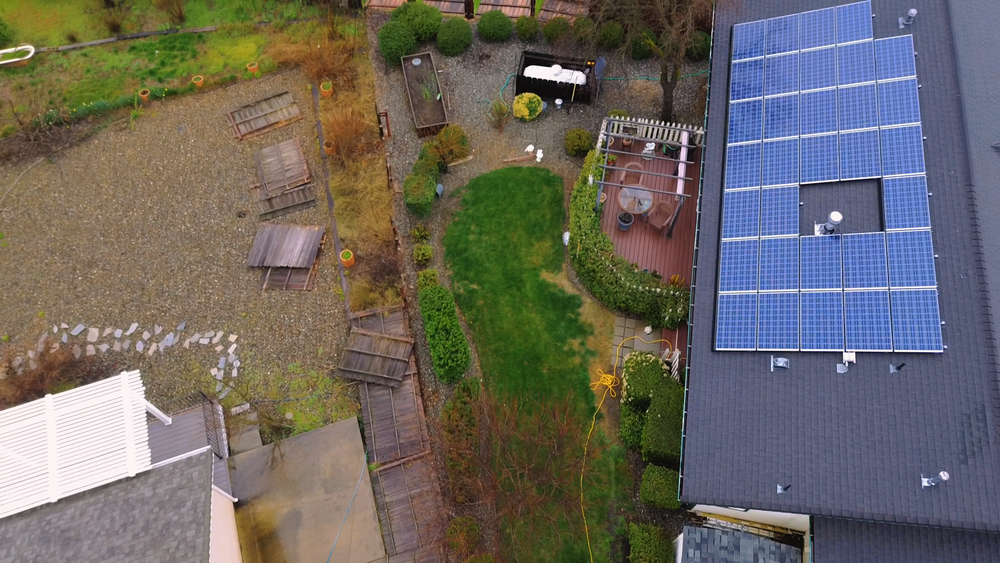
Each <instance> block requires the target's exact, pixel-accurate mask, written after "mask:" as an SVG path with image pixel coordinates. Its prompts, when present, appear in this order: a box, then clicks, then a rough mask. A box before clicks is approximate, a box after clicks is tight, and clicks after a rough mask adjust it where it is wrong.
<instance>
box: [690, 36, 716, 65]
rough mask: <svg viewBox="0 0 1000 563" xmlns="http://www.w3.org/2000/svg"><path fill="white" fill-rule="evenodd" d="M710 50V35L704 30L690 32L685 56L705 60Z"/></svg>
mask: <svg viewBox="0 0 1000 563" xmlns="http://www.w3.org/2000/svg"><path fill="white" fill-rule="evenodd" d="M711 52H712V36H711V35H709V34H707V33H705V32H704V31H695V32H694V33H693V34H691V41H690V43H688V48H687V51H686V53H685V54H686V55H687V58H689V59H691V60H692V61H706V60H708V55H709V54H711Z"/></svg>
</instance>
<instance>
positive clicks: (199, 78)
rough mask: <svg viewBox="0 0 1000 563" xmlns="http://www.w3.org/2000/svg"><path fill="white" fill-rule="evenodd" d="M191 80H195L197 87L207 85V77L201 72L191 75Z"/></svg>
mask: <svg viewBox="0 0 1000 563" xmlns="http://www.w3.org/2000/svg"><path fill="white" fill-rule="evenodd" d="M191 82H194V86H195V88H201V87H202V86H204V85H205V77H204V76H202V75H200V74H196V75H194V76H193V77H191Z"/></svg>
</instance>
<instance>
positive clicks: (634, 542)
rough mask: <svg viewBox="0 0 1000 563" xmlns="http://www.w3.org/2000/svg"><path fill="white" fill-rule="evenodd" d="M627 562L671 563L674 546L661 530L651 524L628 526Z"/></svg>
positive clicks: (632, 523) (632, 524)
mask: <svg viewBox="0 0 1000 563" xmlns="http://www.w3.org/2000/svg"><path fill="white" fill-rule="evenodd" d="M628 545H629V561H631V562H632V563H673V561H674V546H673V543H672V542H671V541H670V540H669V539H667V537H666V536H665V535H664V534H663V530H661V529H659V528H657V527H656V526H654V525H652V524H636V523H634V522H629V525H628Z"/></svg>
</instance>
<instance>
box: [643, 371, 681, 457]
mask: <svg viewBox="0 0 1000 563" xmlns="http://www.w3.org/2000/svg"><path fill="white" fill-rule="evenodd" d="M683 420H684V388H683V387H681V386H680V385H677V384H676V383H673V381H671V383H669V384H667V385H665V386H664V389H663V390H662V391H660V392H657V393H655V394H654V395H653V401H652V402H651V403H650V405H649V410H648V411H646V425H645V426H643V428H642V459H644V460H646V461H650V462H653V463H660V464H663V465H679V464H680V460H681V429H682V427H683Z"/></svg>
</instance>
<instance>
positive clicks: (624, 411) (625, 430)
mask: <svg viewBox="0 0 1000 563" xmlns="http://www.w3.org/2000/svg"><path fill="white" fill-rule="evenodd" d="M417 281H418V283H419V278H418V280H417ZM645 426H646V411H645V410H639V409H637V408H635V407H633V406H631V405H629V404H628V403H622V407H621V413H620V419H619V421H618V436H620V437H621V439H622V445H624V446H625V447H626V448H628V449H630V450H634V451H640V450H642V429H643V427H645Z"/></svg>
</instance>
